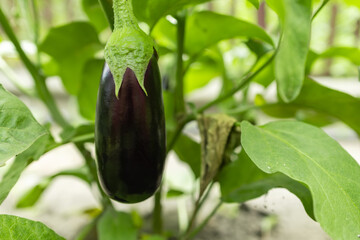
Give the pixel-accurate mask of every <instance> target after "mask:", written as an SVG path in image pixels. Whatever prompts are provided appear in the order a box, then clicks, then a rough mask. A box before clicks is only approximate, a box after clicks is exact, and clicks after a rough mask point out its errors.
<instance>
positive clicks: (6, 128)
mask: <svg viewBox="0 0 360 240" xmlns="http://www.w3.org/2000/svg"><path fill="white" fill-rule="evenodd" d="M0 129H1V131H0V165H4V164H5V162H6V161H7V160H8V159H9V158H11V157H12V156H14V155H17V154H19V153H21V152H23V151H24V150H26V149H27V148H29V147H30V146H31V145H32V144H33V143H34V142H36V140H37V139H39V138H41V137H42V136H45V135H47V134H48V132H47V130H46V129H45V128H44V127H42V126H41V125H40V124H39V123H38V122H37V121H36V120H35V118H34V117H33V116H32V114H31V112H30V110H29V109H28V108H27V107H26V106H25V104H24V103H22V102H21V101H20V100H19V99H18V98H17V97H15V96H14V95H12V94H11V93H9V92H7V91H6V90H5V89H4V87H3V86H2V85H1V84H0Z"/></svg>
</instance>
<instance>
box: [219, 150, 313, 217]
mask: <svg viewBox="0 0 360 240" xmlns="http://www.w3.org/2000/svg"><path fill="white" fill-rule="evenodd" d="M218 181H219V183H220V188H221V198H222V199H223V201H225V202H229V203H232V202H237V203H243V202H245V201H248V200H251V199H254V198H257V197H260V196H261V195H264V194H266V193H267V192H268V191H269V190H271V189H272V188H279V187H282V188H287V189H288V190H289V191H290V192H292V193H294V194H295V195H297V196H298V197H299V198H300V200H301V201H302V203H303V205H304V207H305V210H306V212H307V214H308V215H309V216H311V217H312V218H314V213H313V202H312V197H311V193H310V191H309V189H308V188H307V187H305V186H304V185H303V184H301V183H299V182H297V181H294V180H292V179H291V178H289V177H287V176H285V175H284V174H281V173H276V174H267V173H265V172H263V171H261V170H260V169H259V168H258V167H257V166H256V165H255V164H254V163H253V162H252V161H251V160H250V158H249V156H248V155H247V154H246V153H245V151H241V152H240V154H239V156H238V159H237V160H235V161H234V162H232V163H230V164H228V165H226V166H225V167H224V168H223V170H222V171H221V172H220V173H219V176H218Z"/></svg>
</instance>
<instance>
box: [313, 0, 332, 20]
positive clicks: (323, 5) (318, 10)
mask: <svg viewBox="0 0 360 240" xmlns="http://www.w3.org/2000/svg"><path fill="white" fill-rule="evenodd" d="M329 1H330V0H324V1H323V2H322V4H321V5H320V7H319V8H318V9H317V10H316V12H315V13H314V15H313V16H312V18H311V20H312V21H313V20H314V19H315V17H316V16H317V15H318V14H319V12H321V10H322V9H323V8H324V7H325V6H326V4H327V3H328V2H329Z"/></svg>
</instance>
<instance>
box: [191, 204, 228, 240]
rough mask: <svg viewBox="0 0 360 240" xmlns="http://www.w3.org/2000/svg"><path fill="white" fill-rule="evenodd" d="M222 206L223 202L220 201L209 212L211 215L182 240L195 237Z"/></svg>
mask: <svg viewBox="0 0 360 240" xmlns="http://www.w3.org/2000/svg"><path fill="white" fill-rule="evenodd" d="M222 204H223V202H222V201H220V202H219V203H218V204H217V205H216V206H215V208H214V209H213V210H212V211H211V213H210V214H209V215H208V216H207V217H206V218H205V219H204V221H203V222H202V223H201V224H200V225H199V226H198V227H197V228H196V229H195V230H194V231H192V232H191V233H190V234H189V235H188V236H187V237H185V238H184V239H185V240H188V239H192V238H193V237H195V236H196V235H197V234H198V233H199V232H200V231H201V230H202V229H203V228H204V227H205V226H206V224H207V223H208V222H209V220H210V219H211V218H212V217H213V216H214V215H215V213H216V212H217V210H219V208H220V207H221V205H222Z"/></svg>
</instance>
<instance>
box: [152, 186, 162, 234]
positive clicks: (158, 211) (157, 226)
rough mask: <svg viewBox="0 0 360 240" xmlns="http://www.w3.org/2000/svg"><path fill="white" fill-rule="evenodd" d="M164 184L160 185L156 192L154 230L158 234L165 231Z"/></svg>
mask: <svg viewBox="0 0 360 240" xmlns="http://www.w3.org/2000/svg"><path fill="white" fill-rule="evenodd" d="M161 197H162V184H161V185H160V187H159V189H158V191H157V192H156V193H155V201H154V216H153V231H154V233H156V234H160V235H161V234H162V233H163V219H162V204H161Z"/></svg>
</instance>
